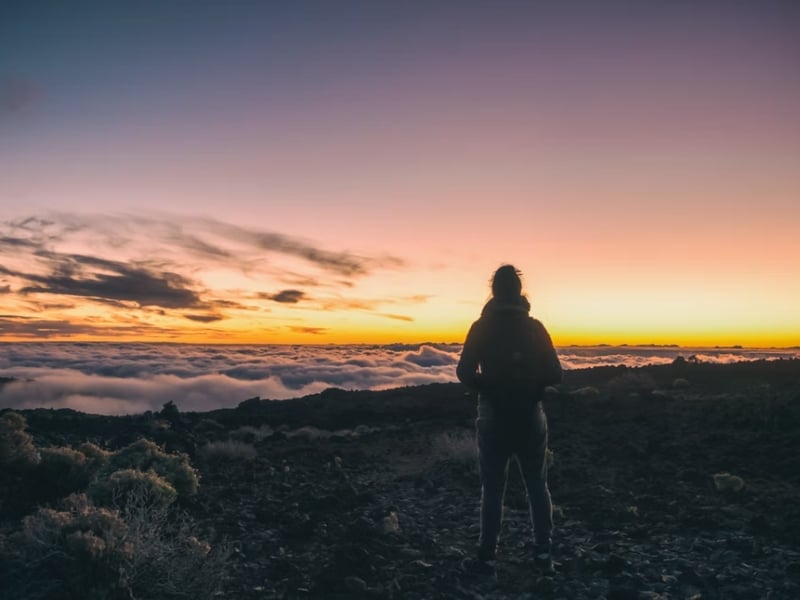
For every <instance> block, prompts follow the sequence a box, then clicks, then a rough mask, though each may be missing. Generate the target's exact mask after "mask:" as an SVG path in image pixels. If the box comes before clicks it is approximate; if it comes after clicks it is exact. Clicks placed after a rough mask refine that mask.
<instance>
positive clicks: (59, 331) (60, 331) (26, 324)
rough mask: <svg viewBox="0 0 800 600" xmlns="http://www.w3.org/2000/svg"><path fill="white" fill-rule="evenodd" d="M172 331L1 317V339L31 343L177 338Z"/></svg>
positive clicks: (147, 326) (117, 324)
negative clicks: (128, 337)
mask: <svg viewBox="0 0 800 600" xmlns="http://www.w3.org/2000/svg"><path fill="white" fill-rule="evenodd" d="M178 333H179V332H177V331H176V330H174V329H167V328H163V327H155V326H153V325H148V324H145V323H114V324H98V323H94V322H78V321H69V320H65V319H38V318H36V317H31V316H26V315H0V337H1V336H14V337H16V338H27V339H31V340H37V339H38V340H47V339H51V338H65V337H72V336H78V335H81V336H85V335H91V336H119V335H123V334H125V335H132V336H136V335H154V334H160V335H162V336H170V335H177V334H178Z"/></svg>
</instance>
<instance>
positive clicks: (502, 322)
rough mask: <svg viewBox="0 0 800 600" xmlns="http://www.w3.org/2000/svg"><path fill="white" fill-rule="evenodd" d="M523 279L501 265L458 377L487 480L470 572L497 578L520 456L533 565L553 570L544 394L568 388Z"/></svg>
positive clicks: (483, 479)
mask: <svg viewBox="0 0 800 600" xmlns="http://www.w3.org/2000/svg"><path fill="white" fill-rule="evenodd" d="M529 312H530V303H529V302H528V299H527V298H526V297H525V296H524V295H523V293H522V281H521V279H520V272H519V271H518V270H517V269H516V268H515V267H514V266H513V265H509V264H506V265H502V266H501V267H500V268H498V269H497V271H495V273H494V276H493V277H492V297H491V299H490V300H489V301H488V302H487V303H486V305H485V306H484V307H483V310H482V311H481V316H480V318H479V319H478V320H477V321H475V322H474V323H473V324H472V326H471V327H470V329H469V332H468V333H467V338H466V341H465V342H464V347H463V349H462V351H461V357H460V359H459V362H458V367H457V369H456V375H457V377H458V379H459V381H461V382H462V383H463V384H464V385H466V386H467V387H468V388H469V389H470V390H472V391H475V392H477V394H478V415H477V419H476V422H475V429H476V438H477V443H478V465H479V469H480V479H481V512H480V539H479V542H478V552H477V558H473V559H469V560H468V561H466V562H468V563H469V564H468V565H465V567H467V568H468V569H469V570H472V571H476V572H481V573H494V570H495V557H496V552H497V544H498V541H499V538H500V526H501V524H502V520H503V497H504V496H505V488H506V480H507V476H508V465H509V462H510V460H511V458H512V457H516V462H517V464H518V466H519V470H520V473H521V475H522V480H523V482H524V484H525V489H526V491H527V495H528V505H529V509H530V516H531V525H532V526H533V533H534V564H535V565H536V566H537V567H538V568H540V569H544V570H552V569H553V561H552V555H551V537H552V532H553V509H552V502H551V499H550V490H549V489H548V486H547V417H546V415H545V412H544V409H543V407H542V399H543V397H544V390H545V387H546V386H548V385H554V384H557V383H559V382H560V381H561V364H560V362H559V360H558V355H557V354H556V351H555V348H554V347H553V342H552V341H551V340H550V335H549V334H548V333H547V330H546V329H545V327H544V325H542V323H540V322H539V321H538V320H536V319H534V318H533V317H531V316H530V315H529Z"/></svg>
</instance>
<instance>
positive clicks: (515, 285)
mask: <svg viewBox="0 0 800 600" xmlns="http://www.w3.org/2000/svg"><path fill="white" fill-rule="evenodd" d="M519 276H520V272H519V271H517V269H516V267H514V265H503V266H501V267H500V268H499V269H497V271H495V272H494V276H493V277H492V296H493V297H494V298H496V299H497V300H500V301H504V302H510V301H514V300H516V299H517V298H519V297H520V296H521V295H522V280H521V279H520V277H519Z"/></svg>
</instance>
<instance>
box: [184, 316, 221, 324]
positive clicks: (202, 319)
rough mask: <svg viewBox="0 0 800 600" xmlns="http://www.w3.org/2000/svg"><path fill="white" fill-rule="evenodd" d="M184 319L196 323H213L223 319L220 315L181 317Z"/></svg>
mask: <svg viewBox="0 0 800 600" xmlns="http://www.w3.org/2000/svg"><path fill="white" fill-rule="evenodd" d="M183 316H184V318H186V319H189V320H190V321H196V322H198V323H213V322H215V321H222V320H223V319H224V318H225V317H223V316H222V315H183Z"/></svg>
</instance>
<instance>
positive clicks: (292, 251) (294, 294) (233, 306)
mask: <svg viewBox="0 0 800 600" xmlns="http://www.w3.org/2000/svg"><path fill="white" fill-rule="evenodd" d="M0 257H1V258H0V261H2V263H0V275H5V276H6V277H7V278H8V280H7V281H2V280H0V284H2V285H3V288H0V289H2V290H4V292H5V293H7V294H10V295H12V296H15V295H16V296H19V298H18V299H17V301H18V304H17V307H18V310H20V309H22V310H24V308H22V307H28V308H29V309H30V310H34V309H35V307H44V306H45V305H46V304H49V305H51V306H55V305H58V304H60V305H62V306H63V305H66V304H67V303H68V301H69V299H70V298H81V299H86V300H90V301H93V302H99V303H103V304H106V305H108V306H112V307H118V308H120V309H124V310H125V311H128V312H129V313H130V311H131V310H141V311H145V312H149V313H150V314H160V315H162V316H171V315H170V314H169V313H170V311H176V312H177V313H178V314H176V315H175V316H177V317H179V318H183V319H187V320H189V321H194V322H197V323H210V322H212V321H216V320H222V319H225V318H229V317H232V316H234V315H232V314H230V313H231V312H232V311H242V310H250V311H254V310H260V311H264V310H265V308H264V306H263V303H262V302H258V300H265V299H267V300H270V301H273V302H276V303H279V304H284V305H288V304H298V303H300V302H303V304H304V306H306V307H307V308H309V309H312V310H365V311H370V312H375V311H376V310H377V309H378V307H380V306H383V305H386V304H398V303H402V302H398V300H397V299H368V300H365V299H357V298H342V297H340V296H338V295H337V293H336V292H335V291H333V292H331V291H328V290H342V289H346V288H350V287H352V286H353V280H354V279H355V278H358V277H364V276H368V275H370V274H371V273H373V272H374V271H376V270H378V269H389V268H397V267H399V266H402V265H403V261H402V260H401V259H399V258H396V257H392V256H366V255H361V254H357V253H354V252H349V251H336V250H329V249H325V248H322V247H320V246H318V245H317V244H314V243H313V242H309V241H305V240H302V239H300V238H297V237H293V236H289V235H286V234H283V233H278V232H272V231H266V230H261V229H257V228H248V227H241V226H238V225H233V224H230V223H225V222H222V221H218V220H214V219H209V218H197V217H180V218H179V217H167V216H142V215H106V214H95V215H85V214H75V213H54V214H50V215H47V216H38V215H33V216H28V217H23V218H18V219H15V220H11V221H6V222H4V223H0ZM298 258H299V259H301V260H300V261H299V263H298V260H297V259H298ZM283 259H288V260H283ZM283 264H286V265H287V266H288V265H291V270H289V269H288V268H284V267H283V266H282V265H283ZM230 273H233V274H234V276H233V277H228V275H229V274H230ZM220 275H222V277H221V276H220ZM242 276H244V277H245V278H247V279H249V280H251V281H254V282H255V281H258V282H263V281H272V282H275V283H277V284H278V285H285V286H286V287H285V289H281V288H278V290H277V291H276V292H274V293H269V294H266V293H262V294H254V293H253V292H251V291H246V290H231V289H219V288H218V287H215V285H214V284H215V283H216V282H218V281H221V280H225V279H230V280H234V281H236V280H237V279H241V277H242ZM6 285H7V286H8V287H7V288H6V287H5V286H6ZM302 286H313V287H315V288H317V289H319V290H323V292H321V293H319V294H315V296H314V297H313V298H311V297H309V296H308V294H307V293H306V292H305V291H303V287H302ZM45 295H47V296H51V297H54V299H53V301H52V302H44V301H43V297H44V296H45ZM331 295H333V296H334V297H333V298H331V297H330V296H331ZM231 298H235V299H231ZM416 301H417V300H416V299H412V300H410V302H416ZM153 309H158V310H160V311H162V312H161V313H153V312H152V311H153ZM53 311H54V312H53V313H52V319H53V320H57V319H61V318H63V317H64V314H63V313H61V314H59V313H58V312H56V310H55V309H53ZM184 311H189V312H184ZM377 314H378V315H379V316H385V317H386V318H392V319H398V320H405V321H407V320H408V317H405V316H404V315H402V314H398V311H384V312H381V313H377ZM211 315H213V318H212V316H211ZM109 324H111V323H110V319H109ZM310 325H313V324H310ZM264 326H265V327H266V326H268V325H266V324H265V325H264ZM304 331H305V332H307V333H323V332H324V331H325V330H324V329H322V328H314V327H311V328H307V329H305V330H304Z"/></svg>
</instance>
